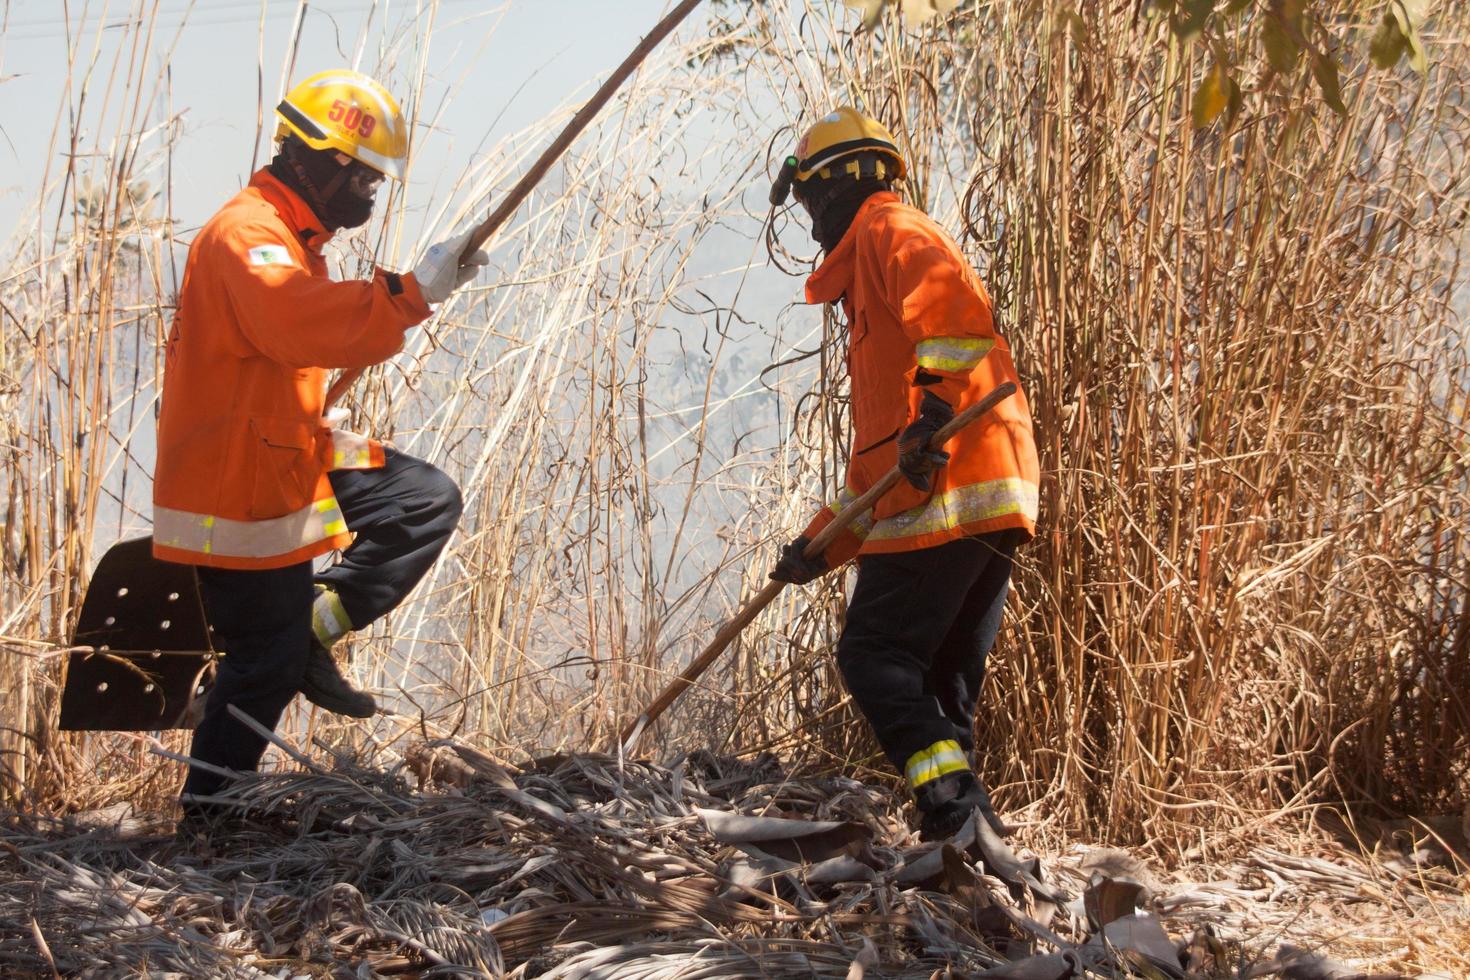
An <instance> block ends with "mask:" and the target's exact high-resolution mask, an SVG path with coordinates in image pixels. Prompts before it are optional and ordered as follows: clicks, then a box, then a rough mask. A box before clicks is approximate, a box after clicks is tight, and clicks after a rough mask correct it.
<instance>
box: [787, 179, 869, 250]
mask: <svg viewBox="0 0 1470 980" xmlns="http://www.w3.org/2000/svg"><path fill="white" fill-rule="evenodd" d="M816 184H817V186H815V187H813V188H812V189H811V190H810V191H808V192H807V193H806V194H805V195H803V196H802V197H801V198H800V200H801V201H802V202H803V204H804V205H805V206H806V209H807V212H808V213H809V214H810V215H811V217H812V238H813V239H815V240H816V242H817V244H818V245H821V246H822V251H824V252H826V253H827V254H828V255H830V254H832V250H833V249H834V248H836V247H837V244H838V243H839V242H841V241H842V236H843V235H846V234H847V229H848V228H850V227H852V219H853V218H854V217H856V216H857V213H858V209H859V208H861V207H862V206H863V202H864V201H866V200H867V199H868V198H870V197H872V196H873V195H874V194H877V193H878V192H879V191H886V190H888V189H889V188H890V186H891V185H890V184H889V183H888V181H886V180H880V179H878V178H876V177H868V178H864V179H862V180H853V179H852V178H851V177H837V178H833V179H831V180H825V181H819V182H816Z"/></svg>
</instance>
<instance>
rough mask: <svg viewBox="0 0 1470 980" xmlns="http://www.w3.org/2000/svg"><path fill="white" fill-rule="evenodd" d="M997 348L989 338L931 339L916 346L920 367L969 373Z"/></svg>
mask: <svg viewBox="0 0 1470 980" xmlns="http://www.w3.org/2000/svg"><path fill="white" fill-rule="evenodd" d="M994 346H995V340H994V339H993V338H988V337H930V338H929V339H928V340H921V341H919V342H918V344H916V345H915V346H914V356H915V357H916V358H917V359H918V362H919V367H921V368H928V369H929V370H931V371H968V370H970V369H971V368H973V367H974V366H975V365H976V364H979V363H980V362H981V361H983V360H985V355H986V354H989V353H990V350H991V348H993V347H994Z"/></svg>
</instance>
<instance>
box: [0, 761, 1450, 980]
mask: <svg viewBox="0 0 1470 980" xmlns="http://www.w3.org/2000/svg"><path fill="white" fill-rule="evenodd" d="M293 751H294V750H293ZM405 755H406V761H405V762H404V763H402V764H400V765H399V766H394V767H389V768H386V769H385V768H383V767H381V765H374V766H363V765H359V764H354V763H349V762H345V761H339V763H338V764H337V765H335V766H328V765H324V764H321V763H319V762H317V761H315V760H311V759H306V760H305V767H304V771H302V772H297V773H280V774H274V775H265V776H259V777H253V778H249V779H247V780H246V781H245V782H244V783H243V784H241V785H240V786H238V787H237V788H236V790H237V791H236V792H235V794H234V799H235V800H236V803H237V805H238V806H239V807H240V808H241V812H242V813H243V814H244V815H245V816H244V826H243V828H241V829H239V830H238V831H237V832H235V833H234V834H233V835H232V836H230V837H229V838H228V843H227V844H224V845H223V846H218V845H217V844H212V843H210V842H209V841H205V840H191V841H180V840H177V839H175V837H174V836H173V834H172V832H171V831H172V827H171V825H169V824H168V823H167V822H165V823H164V824H163V826H162V827H159V825H158V823H157V821H156V820H152V821H150V820H148V819H146V818H145V819H143V820H139V819H137V818H136V817H134V816H132V815H130V814H129V813H127V812H124V811H120V810H115V811H114V812H112V813H110V814H86V815H83V818H81V819H79V820H76V821H65V822H61V821H53V820H47V819H36V818H24V819H22V820H19V821H12V822H10V823H8V824H6V825H5V826H4V827H3V829H0V847H3V849H4V853H0V921H3V922H4V923H5V925H4V926H0V971H3V972H4V973H5V975H6V976H50V975H51V971H53V970H54V971H56V972H59V973H62V974H65V975H73V974H85V975H95V976H123V975H128V976H132V975H140V974H142V975H158V974H169V973H173V974H182V975H186V976H206V975H207V976H219V977H226V976H228V977H263V976H267V975H269V976H293V977H302V976H333V977H339V976H340V977H346V976H358V977H366V976H374V977H376V976H393V975H402V974H410V975H415V976H435V975H471V976H486V975H509V976H517V977H519V976H527V977H529V976H546V977H562V978H577V977H602V978H606V980H612V978H628V980H631V978H633V977H642V978H656V977H669V978H673V977H688V976H702V977H749V976H762V977H793V978H794V977H851V976H852V975H853V974H851V973H849V972H848V971H849V969H851V968H852V967H853V964H854V963H859V964H861V965H862V968H863V969H865V970H868V971H879V972H880V973H881V975H882V976H886V977H902V978H916V980H917V978H928V977H931V975H934V974H935V971H947V972H940V973H939V975H941V976H947V977H952V978H956V980H962V978H965V977H972V976H975V975H976V974H977V973H978V972H979V971H981V970H984V969H988V968H992V967H998V966H1002V965H1004V964H1006V963H1008V962H1019V961H1024V960H1026V959H1027V958H1028V957H1034V956H1047V955H1051V956H1053V957H1056V956H1059V955H1061V954H1068V955H1071V956H1073V957H1078V958H1080V961H1082V962H1087V963H1089V964H1090V970H1091V973H1090V974H1089V975H1092V976H1098V977H1122V976H1127V975H1144V976H1163V975H1165V974H1162V973H1157V972H1155V973H1148V972H1143V973H1141V974H1140V973H1137V972H1134V973H1128V972H1127V971H1126V970H1125V969H1124V964H1125V963H1127V962H1129V960H1128V958H1127V957H1128V955H1129V954H1127V953H1124V952H1119V951H1117V950H1114V951H1106V950H1104V949H1102V948H1100V947H1088V946H1087V945H1086V940H1087V938H1088V936H1089V935H1090V934H1092V933H1094V932H1095V929H1094V928H1093V927H1090V926H1089V925H1088V922H1087V919H1086V915H1085V912H1084V906H1085V904H1086V903H1084V902H1082V901H1080V899H1081V897H1082V896H1083V894H1084V892H1087V891H1088V890H1089V888H1090V886H1089V882H1093V883H1097V882H1098V881H1099V880H1100V879H1106V880H1110V881H1118V880H1119V879H1122V878H1131V879H1132V880H1135V881H1138V882H1139V883H1141V884H1142V885H1145V886H1146V887H1147V888H1148V889H1149V892H1148V893H1147V894H1146V895H1145V896H1144V897H1142V898H1141V899H1138V901H1139V903H1140V904H1141V905H1142V906H1143V907H1145V908H1146V909H1148V910H1150V912H1149V915H1150V918H1151V921H1154V922H1157V923H1159V924H1160V925H1162V926H1163V927H1164V928H1166V929H1167V931H1168V935H1169V936H1170V937H1171V940H1172V939H1177V940H1179V941H1180V943H1181V947H1182V949H1183V950H1184V952H1183V954H1182V956H1176V954H1175V953H1174V949H1175V947H1174V945H1173V942H1172V941H1166V944H1165V950H1166V957H1168V959H1166V963H1167V962H1169V961H1170V960H1172V962H1173V968H1174V970H1175V971H1176V972H1175V973H1173V974H1171V975H1176V976H1188V977H1189V978H1190V980H1222V978H1237V977H1246V976H1271V975H1279V974H1280V972H1281V971H1282V970H1283V969H1285V968H1286V967H1287V966H1288V965H1290V964H1291V963H1292V962H1294V961H1295V960H1294V959H1293V955H1292V950H1293V948H1295V949H1297V950H1301V951H1305V952H1306V953H1307V954H1308V955H1311V956H1319V957H1330V958H1332V959H1334V960H1335V961H1336V966H1337V967H1339V968H1341V969H1342V970H1344V971H1346V972H1343V973H1340V974H1334V975H1340V976H1348V975H1354V976H1356V975H1359V973H1362V974H1368V973H1379V974H1384V975H1397V971H1400V970H1403V969H1405V968H1415V967H1417V968H1426V967H1437V968H1439V969H1442V970H1444V971H1446V972H1447V975H1461V973H1462V971H1463V970H1464V969H1465V968H1466V967H1470V962H1467V960H1466V959H1465V956H1464V945H1463V942H1462V940H1463V938H1464V936H1466V935H1467V934H1470V906H1467V904H1466V900H1465V895H1464V886H1465V884H1466V879H1465V878H1464V877H1459V878H1456V877H1454V876H1453V875H1452V874H1450V873H1449V872H1447V871H1445V870H1442V869H1435V868H1418V869H1411V868H1407V867H1403V866H1400V867H1399V868H1398V869H1397V870H1394V869H1392V868H1391V867H1390V866H1389V865H1388V864H1386V863H1382V862H1373V861H1365V860H1363V859H1362V858H1361V857H1359V856H1356V855H1354V854H1352V853H1350V852H1347V851H1344V850H1343V849H1342V848H1341V847H1339V846H1336V845H1333V844H1331V843H1330V842H1328V841H1325V840H1322V839H1320V838H1316V839H1295V840H1290V841H1285V840H1282V839H1281V838H1280V836H1279V835H1278V836H1277V839H1276V840H1275V841H1274V846H1273V847H1270V848H1266V847H1257V848H1255V849H1252V850H1250V851H1249V852H1248V853H1243V854H1242V857H1241V858H1240V859H1239V860H1238V861H1235V862H1232V863H1229V864H1221V865H1213V866H1198V865H1196V866H1191V867H1187V868H1184V869H1180V871H1178V872H1176V873H1172V874H1162V875H1161V874H1155V873H1153V872H1152V871H1151V870H1150V869H1149V868H1148V867H1147V865H1145V864H1144V863H1143V862H1141V861H1139V860H1138V859H1137V858H1135V857H1132V856H1130V855H1129V854H1127V853H1125V852H1122V851H1116V850H1109V849H1105V848H1088V847H1077V846H1073V845H1072V844H1071V843H1070V842H1069V841H1067V840H1066V839H1065V837H1064V836H1062V835H1059V834H1056V833H1055V832H1048V831H1046V830H1036V831H1032V832H1028V833H1024V834H1023V838H1022V839H1023V840H1025V841H1026V843H1027V844H1029V845H1030V846H1031V847H1033V848H1035V849H1036V850H1037V851H1038V852H1040V853H1041V854H1043V855H1045V856H1046V858H1047V860H1046V868H1047V869H1048V871H1049V872H1050V874H1051V877H1050V878H1049V879H1048V882H1047V885H1048V887H1052V888H1061V889H1063V890H1065V891H1066V892H1067V893H1069V895H1070V896H1071V897H1072V898H1074V899H1079V901H1078V902H1077V903H1076V904H1072V905H1067V906H1065V907H1055V906H1053V905H1051V904H1049V903H1047V902H1044V901H1042V900H1040V899H1038V898H1037V897H1036V896H1034V895H1027V894H1020V895H1018V894H1017V893H1014V892H1012V891H1010V890H1009V889H1008V888H1007V887H1006V886H1005V885H1004V883H1003V882H1001V881H1000V880H998V879H996V878H993V877H990V876H989V875H986V874H984V873H983V869H982V866H981V865H980V864H978V863H976V862H975V860H974V857H973V855H971V856H968V857H967V856H965V853H964V852H965V851H966V845H965V844H964V843H963V841H960V842H957V843H956V844H955V845H954V846H951V847H948V848H947V850H946V851H945V852H944V853H941V852H939V851H936V850H934V849H933V848H932V846H930V847H916V846H914V842H913V840H912V838H911V837H910V836H909V831H908V830H907V826H906V821H905V818H904V816H903V815H902V813H901V812H900V807H901V801H900V799H899V797H898V796H897V795H895V794H893V793H890V792H888V791H886V790H884V789H881V788H875V787H872V786H869V785H864V784H862V783H859V782H857V781H855V780H852V779H847V778H842V777H828V778H824V779H798V778H794V777H792V776H790V774H788V773H786V772H784V771H783V770H782V769H781V767H780V766H779V765H778V764H776V763H775V762H774V761H773V760H770V759H765V760H755V761H738V760H734V759H730V758H720V757H717V756H714V755H712V754H710V753H704V752H701V753H696V754H694V755H692V756H688V757H683V758H681V759H679V760H677V762H676V764H675V765H674V766H673V767H672V768H664V767H660V766H656V765H652V764H650V763H627V764H619V762H618V760H616V759H612V758H609V757H606V756H597V755H585V754H584V755H571V756H565V755H564V756H557V757H553V758H547V759H543V760H539V761H537V762H536V763H534V764H531V765H528V766H527V767H525V768H524V769H523V770H521V771H519V772H516V773H514V774H512V773H511V772H510V771H507V770H506V769H504V768H502V767H501V766H499V765H498V764H497V763H495V762H494V761H493V760H491V759H489V758H488V757H486V756H484V755H483V754H481V753H478V752H477V751H475V750H474V749H471V748H468V747H466V746H463V745H459V744H456V743H449V742H444V741H438V742H435V743H422V742H420V743H416V744H414V745H412V746H411V747H409V749H408V750H407V752H406V753H405ZM734 815H740V816H741V817H744V818H745V820H744V825H742V824H741V823H740V822H737V821H732V820H730V819H729V818H730V817H731V816H734ZM755 818H778V819H782V820H786V821H788V823H787V824H783V825H779V826H777V827H776V828H775V832H774V833H773V832H772V830H771V827H770V825H769V823H768V824H765V825H762V826H760V827H759V828H756V829H759V830H760V831H761V834H760V835H759V836H752V833H751V830H752V825H754V824H755V823H756V822H757V821H756V819H755ZM812 821H831V823H827V824H824V825H821V826H822V827H823V828H824V829H822V832H821V833H819V834H815V835H809V836H806V837H804V838H799V840H800V841H801V843H799V844H798V843H793V840H792V839H791V838H788V837H786V836H785V835H786V834H789V833H793V832H794V830H807V829H811V828H813V827H814V826H815V825H814V824H813V823H812ZM727 824H732V825H727ZM793 828H794V830H793ZM1284 847H1290V848H1292V850H1291V851H1289V852H1288V851H1286V850H1283V848H1284ZM797 848H799V849H800V854H799V855H798V854H797V853H796V850H795V849H797ZM1119 884H1120V885H1121V884H1122V883H1121V882H1119ZM1123 887H1124V889H1125V891H1126V886H1123ZM1129 894H1131V892H1130V893H1129ZM1101 907H1106V906H1105V905H1104V906H1101ZM1131 908H1132V904H1131V902H1130V904H1129V909H1130V910H1131ZM1364 924H1368V925H1369V926H1370V928H1369V929H1368V930H1366V931H1365V930H1363V928H1362V926H1363V925H1364ZM1119 942H1120V943H1121V944H1122V945H1121V946H1120V948H1121V949H1127V948H1129V947H1128V945H1127V943H1126V942H1125V941H1123V940H1121V939H1120V940H1119ZM1298 958H1299V957H1298ZM1181 964H1187V965H1188V967H1187V969H1185V968H1184V967H1182V966H1181ZM150 971H151V972H150ZM1390 971H1393V972H1391V973H1390ZM1023 975H1026V976H1030V975H1033V974H1023ZM1034 975H1037V976H1040V975H1043V974H1034ZM1044 975H1048V976H1051V975H1056V974H1055V973H1051V974H1044ZM1069 975H1070V974H1069ZM1290 975H1296V976H1308V975H1319V976H1320V975H1326V974H1322V973H1318V974H1311V973H1308V972H1304V968H1303V967H1301V966H1299V967H1298V972H1297V973H1295V974H1290Z"/></svg>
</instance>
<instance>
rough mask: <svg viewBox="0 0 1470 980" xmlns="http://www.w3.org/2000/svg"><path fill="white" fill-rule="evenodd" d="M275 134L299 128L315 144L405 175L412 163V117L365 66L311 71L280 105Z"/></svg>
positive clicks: (394, 175)
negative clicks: (408, 117) (365, 71)
mask: <svg viewBox="0 0 1470 980" xmlns="http://www.w3.org/2000/svg"><path fill="white" fill-rule="evenodd" d="M276 115H277V116H279V117H280V122H279V123H278V124H277V126H276V139H278V140H279V139H282V138H283V137H285V136H286V135H287V134H293V133H294V134H295V135H296V136H299V137H300V138H301V140H302V141H303V142H304V143H306V145H307V146H309V147H311V148H312V149H315V150H337V151H338V152H341V153H345V154H347V155H348V156H350V157H352V159H354V160H357V161H358V162H359V163H364V164H366V165H367V166H369V167H372V168H373V169H374V170H378V171H381V172H382V173H384V174H387V175H388V176H389V177H392V178H393V179H394V180H402V179H403V172H404V170H405V169H406V168H407V166H408V123H407V122H406V121H405V120H404V118H403V112H402V111H401V110H400V109H399V108H398V103H397V102H396V101H394V99H393V96H391V95H389V94H388V90H387V89H385V88H383V86H381V85H379V84H378V83H377V82H375V81H373V80H372V79H371V78H369V77H368V76H366V75H364V74H362V73H361V72H355V71H349V70H347V69H340V70H337V71H324V72H318V73H317V74H315V75H312V76H311V77H310V78H308V79H306V80H305V81H302V82H299V83H297V85H296V86H295V87H294V88H292V89H291V91H290V92H288V93H286V97H285V98H284V99H282V100H281V104H280V105H278V106H276Z"/></svg>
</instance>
